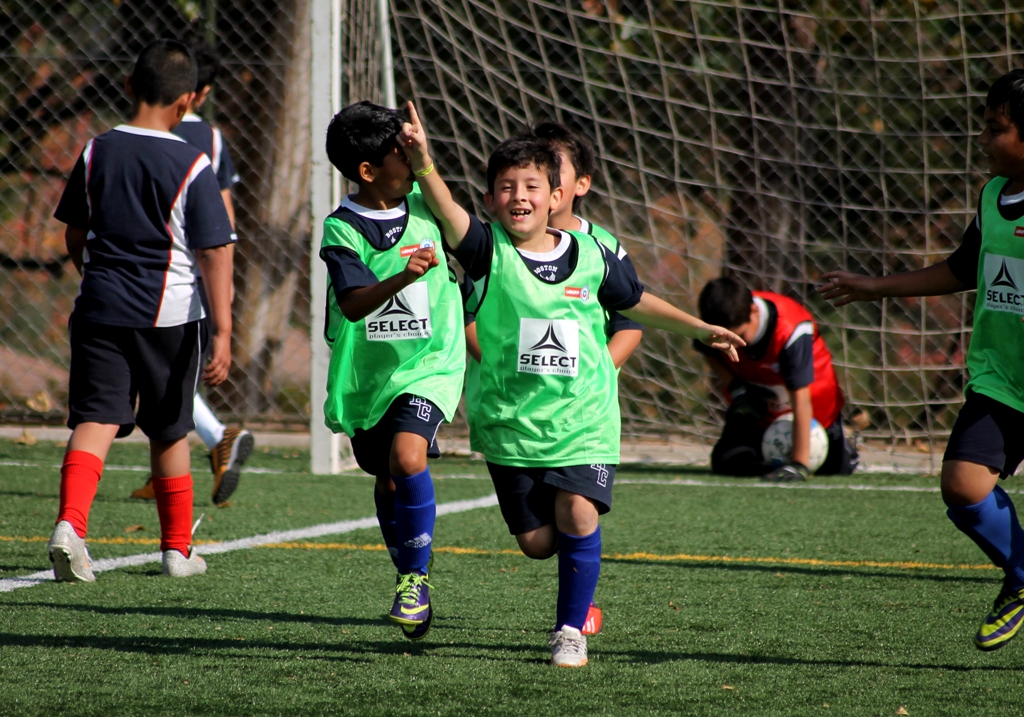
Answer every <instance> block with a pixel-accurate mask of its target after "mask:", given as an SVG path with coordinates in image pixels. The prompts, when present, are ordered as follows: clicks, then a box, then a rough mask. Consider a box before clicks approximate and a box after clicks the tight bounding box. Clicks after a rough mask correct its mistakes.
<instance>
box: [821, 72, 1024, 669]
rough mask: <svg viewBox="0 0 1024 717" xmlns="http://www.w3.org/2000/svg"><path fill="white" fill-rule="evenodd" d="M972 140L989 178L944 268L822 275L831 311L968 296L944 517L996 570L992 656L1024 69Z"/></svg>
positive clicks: (1018, 590)
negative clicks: (903, 299)
mask: <svg viewBox="0 0 1024 717" xmlns="http://www.w3.org/2000/svg"><path fill="white" fill-rule="evenodd" d="M984 119H985V128H984V130H983V131H982V133H981V136H980V137H979V142H980V144H981V147H982V151H983V152H984V154H985V156H986V157H987V159H988V165H989V170H990V172H991V173H992V174H993V175H994V176H993V179H991V180H990V181H989V182H988V183H987V184H986V185H985V186H984V187H983V188H982V190H981V196H980V197H979V200H978V212H977V215H976V216H975V219H974V221H973V222H972V223H971V225H970V226H969V227H968V228H967V230H966V231H965V232H964V236H963V241H962V243H961V245H960V247H959V248H958V249H957V250H956V251H955V252H953V254H951V255H950V256H949V258H948V259H946V260H945V261H941V262H939V263H938V264H933V265H931V266H929V267H927V268H924V269H919V270H917V271H911V272H907V273H903V274H890V275H888V276H883V277H868V276H862V275H859V274H852V273H849V272H845V271H832V272H828V273H826V274H824V275H823V276H822V278H823V279H824V280H825V282H826V283H825V284H824V286H822V287H821V289H820V291H821V293H822V294H823V295H824V296H825V298H827V299H829V300H831V301H833V303H835V305H836V306H843V305H845V304H848V303H850V302H853V301H874V300H877V299H880V298H882V297H885V296H935V295H938V294H952V293H954V292H958V291H968V290H971V289H977V296H976V299H975V304H974V331H973V334H972V337H971V345H970V348H969V350H968V353H967V369H968V372H969V373H970V380H969V381H968V383H967V388H966V397H965V401H964V405H963V407H962V408H961V409H960V414H959V415H958V416H957V420H956V423H955V424H954V426H953V431H952V434H951V435H950V437H949V442H948V443H947V445H946V453H945V455H944V456H943V459H942V460H943V462H942V477H941V488H942V498H943V501H945V504H946V506H947V508H948V510H947V511H946V515H947V516H949V519H950V520H952V521H953V524H954V525H956V527H957V528H959V529H960V530H961V531H962V532H964V533H965V534H966V535H967V536H968V537H970V538H971V540H973V541H974V542H975V543H977V545H978V547H980V548H981V549H982V550H983V551H984V552H985V554H986V555H988V557H989V558H990V559H991V560H992V562H993V563H995V565H996V566H998V567H1000V568H1002V569H1003V573H1004V578H1003V587H1002V589H1001V590H1000V591H999V595H998V596H997V597H996V600H995V603H994V604H993V607H992V611H991V612H990V613H989V614H988V616H986V618H985V620H984V622H982V624H981V627H980V628H979V630H978V632H977V635H976V636H975V638H974V644H975V646H976V647H978V649H980V650H995V649H998V648H1000V647H1002V646H1003V645H1005V644H1006V643H1007V642H1009V641H1010V640H1012V639H1013V638H1014V637H1015V636H1016V634H1017V632H1018V631H1019V630H1020V627H1021V624H1022V623H1024V531H1022V530H1021V527H1020V523H1019V522H1018V520H1017V513H1016V510H1015V508H1014V506H1013V501H1011V500H1010V497H1009V496H1008V495H1007V493H1006V491H1004V490H1003V489H1002V488H1001V487H999V485H998V482H999V480H1000V479H1001V478H1006V477H1007V476H1010V475H1013V473H1014V472H1015V471H1016V469H1017V466H1018V465H1019V464H1020V462H1021V460H1022V459H1024V443H1022V442H1021V440H1020V436H1021V434H1022V433H1024V361H1022V360H1021V356H1024V323H1022V317H1024V291H1022V287H1024V283H1022V282H1024V70H1014V71H1013V72H1010V73H1008V74H1006V75H1003V76H1002V77H1000V78H999V79H998V80H996V82H995V83H994V84H993V85H992V87H991V89H990V90H989V92H988V97H987V98H986V101H985V117H984Z"/></svg>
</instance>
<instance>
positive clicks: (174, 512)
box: [153, 473, 192, 558]
mask: <svg viewBox="0 0 1024 717" xmlns="http://www.w3.org/2000/svg"><path fill="white" fill-rule="evenodd" d="M153 491H154V492H155V493H156V512H157V513H159V514H160V551H161V552H163V551H165V550H178V551H180V552H181V554H182V555H184V556H185V557H186V558H187V557H188V546H189V545H191V543H192V474H191V473H186V474H185V475H183V476H178V477H177V478H153Z"/></svg>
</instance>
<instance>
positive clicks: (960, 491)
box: [940, 461, 999, 506]
mask: <svg viewBox="0 0 1024 717" xmlns="http://www.w3.org/2000/svg"><path fill="white" fill-rule="evenodd" d="M998 482H999V471H997V470H996V469H995V468H990V467H988V466H983V465H980V464H978V463H971V462H970V461H945V462H944V463H943V464H942V478H941V481H940V486H941V489H942V500H943V501H945V503H946V504H947V505H954V506H965V505H975V504H977V503H980V502H981V501H983V500H985V498H987V497H988V494H989V493H991V492H992V489H993V488H994V487H995V486H996V484H997V483H998Z"/></svg>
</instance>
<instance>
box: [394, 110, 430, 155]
mask: <svg viewBox="0 0 1024 717" xmlns="http://www.w3.org/2000/svg"><path fill="white" fill-rule="evenodd" d="M405 111H406V112H407V113H408V114H409V121H408V122H404V123H402V131H401V132H399V133H398V144H399V146H401V148H402V151H403V152H405V156H406V157H408V158H409V163H410V164H412V170H413V171H414V172H422V171H423V170H424V169H426V168H427V167H429V166H430V164H431V161H430V152H429V151H428V150H427V132H426V130H424V129H423V123H422V122H421V121H420V116H419V114H418V113H417V112H416V105H414V104H413V103H412V102H406V103H405Z"/></svg>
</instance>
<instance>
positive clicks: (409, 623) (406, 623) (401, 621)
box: [388, 610, 433, 627]
mask: <svg viewBox="0 0 1024 717" xmlns="http://www.w3.org/2000/svg"><path fill="white" fill-rule="evenodd" d="M431 619H433V612H432V611H430V610H428V611H427V617H426V618H425V619H423V620H410V619H409V618H405V617H396V616H394V615H392V614H391V613H388V620H390V621H391V622H393V623H396V624H398V625H401V626H402V627H418V626H419V625H422V624H423V623H425V622H426V621H427V620H431Z"/></svg>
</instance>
